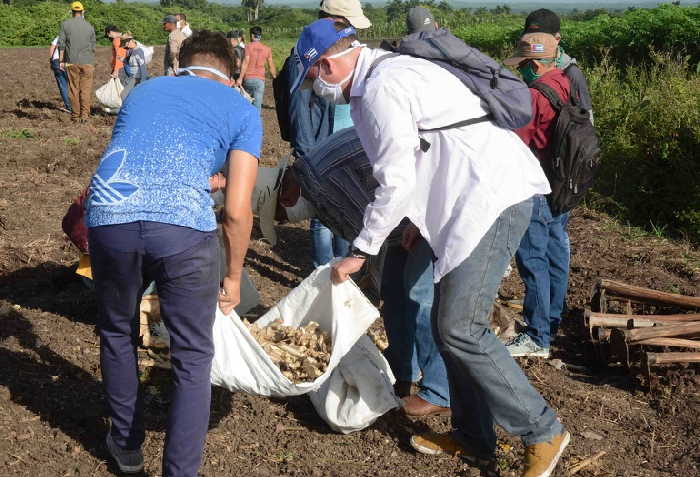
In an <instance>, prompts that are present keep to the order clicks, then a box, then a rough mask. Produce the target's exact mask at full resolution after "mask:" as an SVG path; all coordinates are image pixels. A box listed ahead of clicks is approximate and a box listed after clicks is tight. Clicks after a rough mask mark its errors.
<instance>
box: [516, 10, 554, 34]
mask: <svg viewBox="0 0 700 477" xmlns="http://www.w3.org/2000/svg"><path fill="white" fill-rule="evenodd" d="M560 31H561V20H560V19H559V15H557V14H556V13H554V12H553V11H552V10H547V9H546V8H540V9H539V10H535V11H534V12H531V13H530V14H529V15H528V16H527V18H526V19H525V31H524V33H549V34H550V35H556V34H557V33H559V32H560Z"/></svg>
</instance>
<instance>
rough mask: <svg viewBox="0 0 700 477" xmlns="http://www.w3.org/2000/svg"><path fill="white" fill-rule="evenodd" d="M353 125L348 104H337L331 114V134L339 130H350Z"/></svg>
mask: <svg viewBox="0 0 700 477" xmlns="http://www.w3.org/2000/svg"><path fill="white" fill-rule="evenodd" d="M353 126H354V124H353V122H352V118H351V117H350V105H349V104H337V105H336V106H335V112H334V113H333V132H334V133H336V132H338V131H340V130H341V129H345V128H351V127H353Z"/></svg>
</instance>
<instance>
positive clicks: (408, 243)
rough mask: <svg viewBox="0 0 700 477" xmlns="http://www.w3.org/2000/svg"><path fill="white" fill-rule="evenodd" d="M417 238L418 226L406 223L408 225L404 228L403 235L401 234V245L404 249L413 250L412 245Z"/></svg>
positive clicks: (418, 236)
mask: <svg viewBox="0 0 700 477" xmlns="http://www.w3.org/2000/svg"><path fill="white" fill-rule="evenodd" d="M419 238H420V230H418V227H416V226H415V225H413V224H408V227H406V228H405V229H404V231H403V235H402V236H401V246H402V247H403V248H404V250H406V251H407V252H410V251H411V250H413V247H415V245H416V242H417V241H418V239H419Z"/></svg>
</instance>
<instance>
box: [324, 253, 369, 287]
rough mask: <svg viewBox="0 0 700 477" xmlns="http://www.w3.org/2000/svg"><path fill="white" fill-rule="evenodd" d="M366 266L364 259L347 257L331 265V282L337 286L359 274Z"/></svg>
mask: <svg viewBox="0 0 700 477" xmlns="http://www.w3.org/2000/svg"><path fill="white" fill-rule="evenodd" d="M364 264H365V259H364V258H358V257H346V258H344V259H342V260H341V261H339V262H335V263H334V264H333V265H331V281H332V282H333V283H335V284H338V283H343V282H344V281H346V280H347V279H348V278H350V275H352V274H353V273H356V272H359V271H360V270H361V269H362V265H364Z"/></svg>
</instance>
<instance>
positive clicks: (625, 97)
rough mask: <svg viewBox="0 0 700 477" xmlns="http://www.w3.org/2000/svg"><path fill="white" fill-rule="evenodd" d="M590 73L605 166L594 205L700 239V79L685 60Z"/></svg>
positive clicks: (605, 66)
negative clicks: (699, 152) (689, 68)
mask: <svg viewBox="0 0 700 477" xmlns="http://www.w3.org/2000/svg"><path fill="white" fill-rule="evenodd" d="M653 58H654V60H655V61H654V63H652V64H650V65H643V66H628V67H620V66H618V65H616V64H614V63H613V62H612V61H610V60H609V59H605V60H603V61H602V62H601V63H600V64H599V65H597V66H595V67H594V68H591V69H588V70H587V71H586V72H587V76H588V79H589V82H590V86H591V92H592V95H593V101H594V111H595V117H596V126H597V127H598V131H599V132H600V135H601V140H602V144H603V151H604V162H603V167H602V170H601V172H600V176H599V178H598V181H597V184H596V191H595V192H596V194H595V195H594V196H593V200H592V201H591V203H592V205H594V206H595V207H597V208H601V209H604V210H606V211H607V212H610V213H613V214H614V215H615V216H617V217H621V218H624V219H626V220H630V221H632V223H635V224H638V225H641V226H644V227H645V228H646V229H647V230H650V231H652V232H653V233H654V234H659V233H662V232H667V231H671V230H672V231H673V232H675V233H680V234H682V235H684V236H686V237H688V238H690V239H692V240H693V241H694V242H700V170H699V167H698V166H699V164H698V157H699V156H698V152H697V151H700V75H698V74H697V73H695V72H692V71H691V72H689V71H688V68H687V63H686V62H685V61H684V60H683V59H674V58H673V57H672V56H670V55H668V54H664V55H654V56H653Z"/></svg>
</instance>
